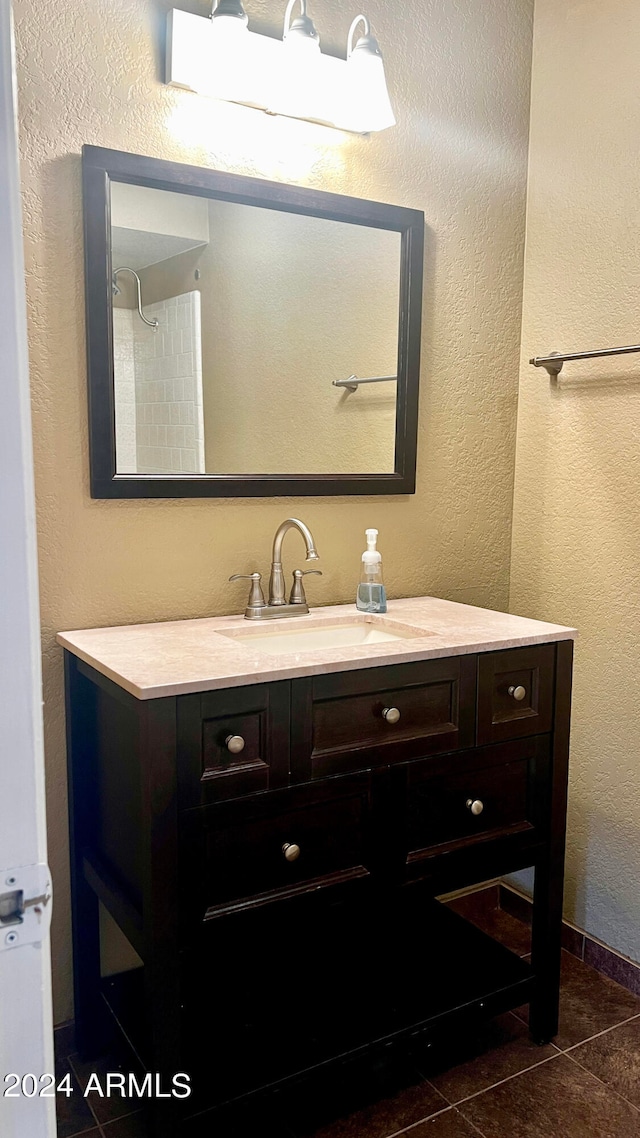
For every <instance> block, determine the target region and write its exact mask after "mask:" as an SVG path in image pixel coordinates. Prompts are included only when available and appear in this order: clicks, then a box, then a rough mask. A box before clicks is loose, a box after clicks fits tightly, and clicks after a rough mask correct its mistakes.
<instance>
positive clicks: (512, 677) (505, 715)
mask: <svg viewBox="0 0 640 1138" xmlns="http://www.w3.org/2000/svg"><path fill="white" fill-rule="evenodd" d="M555 650H556V649H555V644H536V645H532V646H531V647H526V648H509V649H506V650H505V651H503V652H486V653H483V654H482V655H480V656H478V743H480V744H483V743H497V742H500V741H501V740H503V739H517V738H522V736H525V735H538V734H542V733H543V732H547V731H550V730H551V721H552V715H553V684H554V670H555Z"/></svg>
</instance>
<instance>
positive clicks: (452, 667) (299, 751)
mask: <svg viewBox="0 0 640 1138" xmlns="http://www.w3.org/2000/svg"><path fill="white" fill-rule="evenodd" d="M475 688H476V657H475V656H457V657H453V658H452V659H447V660H424V661H421V662H419V663H413V664H394V665H392V666H389V667H386V666H385V667H382V668H367V669H366V670H364V671H361V670H359V671H354V672H341V673H338V674H335V675H319V676H314V677H312V678H310V679H301V680H294V682H293V684H292V709H293V721H292V755H291V767H292V775H293V778H294V780H295V781H304V780H305V779H307V778H322V777H324V776H326V775H333V774H341V773H344V772H346V771H353V770H360V769H363V768H368V767H375V766H385V765H387V764H389V763H395V762H403V761H404V760H406V759H411V758H421V757H422V756H423V755H428V754H436V753H441V752H444V751H456V750H459V749H461V748H463V747H471V746H473V742H474V728H475V695H476V692H475ZM298 707H300V708H301V709H304V715H303V714H300V716H297V715H296V710H297V708H298Z"/></svg>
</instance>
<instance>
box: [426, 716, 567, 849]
mask: <svg viewBox="0 0 640 1138" xmlns="http://www.w3.org/2000/svg"><path fill="white" fill-rule="evenodd" d="M548 753H549V747H548V740H547V739H538V738H531V739H527V740H524V741H522V742H518V743H507V744H501V745H498V746H496V747H486V748H482V749H479V750H476V751H472V752H470V754H469V755H468V756H460V759H459V760H458V759H456V760H454V761H453V762H452V763H449V764H445V763H444V762H441V763H440V764H439V767H438V768H437V769H436V770H434V764H433V762H432V761H431V760H428V759H427V760H424V761H421V762H418V763H411V764H410V765H409V766H408V767H407V811H406V850H407V865H408V867H409V868H410V869H411V868H412V869H413V870H414V871H416V870H418V871H419V868H420V863H421V862H424V861H425V860H427V859H430V858H433V857H435V856H437V855H439V854H442V853H445V852H447V853H448V852H452V851H453V850H463V849H464V848H466V847H471V848H472V849H473V850H474V857H476V856H477V850H476V849H475V847H476V846H477V845H478V844H479V843H483V842H487V841H493V840H496V839H500V838H507V837H511V838H513V837H515V836H516V835H518V834H521V835H525V834H526V835H528V837H529V838H530V839H531V838H533V837H534V833H533V832H534V831H535V830H537V829H543V828H544V827H543V818H544V813H543V810H544V805H543V804H544V801H545V787H546V785H547V772H548ZM539 836H542V835H539Z"/></svg>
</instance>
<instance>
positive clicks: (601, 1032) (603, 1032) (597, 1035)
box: [562, 1012, 640, 1066]
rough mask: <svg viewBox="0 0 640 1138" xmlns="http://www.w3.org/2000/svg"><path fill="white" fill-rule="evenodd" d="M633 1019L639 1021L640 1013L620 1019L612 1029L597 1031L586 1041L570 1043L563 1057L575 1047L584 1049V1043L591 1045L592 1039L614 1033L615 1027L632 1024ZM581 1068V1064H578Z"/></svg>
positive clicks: (606, 1028)
mask: <svg viewBox="0 0 640 1138" xmlns="http://www.w3.org/2000/svg"><path fill="white" fill-rule="evenodd" d="M634 1019H640V1012H636V1014H635V1015H634V1016H629V1018H628V1019H621V1020H620V1023H614V1024H613V1025H612V1027H605V1028H603V1029H602V1031H597V1032H596V1034H595V1035H590V1036H589V1038H588V1039H581V1040H580V1042H579V1043H572V1044H571V1047H566V1048H565V1049H564V1051H563V1052H562V1054H563V1055H568V1054H569V1052H570V1051H575V1049H576V1047H584V1045H585V1043H591V1041H592V1040H594V1039H599V1038H600V1036H601V1035H608V1034H609V1032H610V1031H615V1030H616V1028H617V1027H624V1026H625V1024H627V1023H633V1021H634ZM580 1066H582V1064H580Z"/></svg>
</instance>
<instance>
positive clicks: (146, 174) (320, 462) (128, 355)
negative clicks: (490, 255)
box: [83, 147, 424, 498]
mask: <svg viewBox="0 0 640 1138" xmlns="http://www.w3.org/2000/svg"><path fill="white" fill-rule="evenodd" d="M83 171H84V201H85V248H86V274H87V323H88V345H89V347H88V355H89V385H90V434H91V475H92V478H91V484H92V494H93V496H94V497H100V498H104V497H109V498H111V497H190V496H195V495H198V496H202V495H211V496H256V495H278V494H281V495H284V494H288V495H290V494H363V493H365V494H366V493H371V494H380V493H412V492H413V490H414V488H415V451H416V432H417V403H418V372H419V347H420V320H421V291H422V289H421V285H422V256H423V226H424V222H423V215H422V214H421V213H419V212H417V211H414V210H408V209H403V208H400V207H397V206H385V205H380V204H378V203H375V202H367V201H360V200H359V199H353V198H345V197H339V196H337V195H335V194H326V193H319V192H316V191H313V190H305V189H298V188H295V187H291V186H283V185H279V184H275V183H269V182H263V181H260V180H258V179H253V178H245V177H240V176H237V175H231V174H222V173H218V172H215V171H210V170H204V169H202V170H201V169H195V168H192V167H188V166H182V165H177V164H174V163H167V162H161V161H158V160H154V159H148V158H141V157H137V156H135V155H128V154H121V153H119V152H116V151H108V150H103V149H99V148H95V147H85V148H84V151H83Z"/></svg>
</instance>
